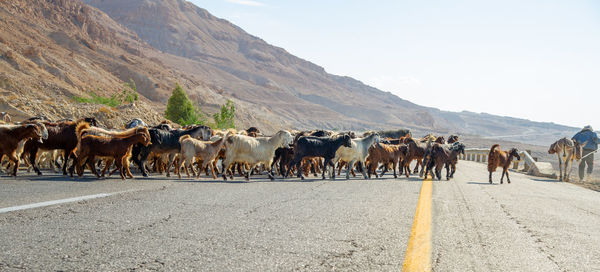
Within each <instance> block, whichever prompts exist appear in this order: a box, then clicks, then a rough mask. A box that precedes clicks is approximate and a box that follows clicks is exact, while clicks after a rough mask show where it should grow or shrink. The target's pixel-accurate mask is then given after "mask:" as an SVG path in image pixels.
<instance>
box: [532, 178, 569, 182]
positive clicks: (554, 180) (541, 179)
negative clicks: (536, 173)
mask: <svg viewBox="0 0 600 272" xmlns="http://www.w3.org/2000/svg"><path fill="white" fill-rule="evenodd" d="M531 180H533V181H541V182H562V181H560V180H558V179H544V178H531Z"/></svg>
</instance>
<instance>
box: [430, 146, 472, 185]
mask: <svg viewBox="0 0 600 272" xmlns="http://www.w3.org/2000/svg"><path fill="white" fill-rule="evenodd" d="M464 153H465V145H464V144H462V143H459V142H455V143H454V144H452V145H449V146H448V145H442V144H439V143H435V144H433V146H432V147H431V151H430V152H428V154H429V155H430V157H429V158H427V162H428V164H427V165H426V169H427V170H425V176H427V173H428V172H429V171H432V176H433V177H435V176H437V178H438V180H440V179H442V175H441V171H442V167H444V166H445V167H446V180H450V179H451V178H452V177H453V176H454V173H455V172H456V164H457V163H458V155H459V154H463V155H464ZM434 166H435V169H433V168H434ZM434 174H435V175H434Z"/></svg>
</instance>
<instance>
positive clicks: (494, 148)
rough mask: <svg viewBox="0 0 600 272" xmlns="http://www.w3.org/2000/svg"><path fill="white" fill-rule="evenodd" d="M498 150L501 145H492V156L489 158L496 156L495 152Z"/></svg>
mask: <svg viewBox="0 0 600 272" xmlns="http://www.w3.org/2000/svg"><path fill="white" fill-rule="evenodd" d="M497 149H500V145H499V144H495V145H492V148H490V154H488V155H489V157H492V156H493V155H494V152H496V150H497Z"/></svg>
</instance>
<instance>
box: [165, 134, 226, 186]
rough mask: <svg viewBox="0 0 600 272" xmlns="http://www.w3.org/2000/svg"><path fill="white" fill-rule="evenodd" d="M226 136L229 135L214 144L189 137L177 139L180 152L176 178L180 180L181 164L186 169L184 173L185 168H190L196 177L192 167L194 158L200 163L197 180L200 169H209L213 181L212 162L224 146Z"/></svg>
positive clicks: (214, 177) (214, 176) (184, 136)
mask: <svg viewBox="0 0 600 272" xmlns="http://www.w3.org/2000/svg"><path fill="white" fill-rule="evenodd" d="M228 136H229V134H228V135H226V136H225V137H223V138H221V139H219V140H216V141H214V142H211V141H201V140H197V139H194V138H192V137H191V136H190V135H183V136H181V138H179V143H180V145H181V150H180V152H179V159H180V161H179V164H178V165H177V167H175V169H176V170H177V176H179V178H181V165H182V164H183V165H184V167H185V168H186V172H187V168H191V169H192V173H193V174H194V175H196V170H194V167H193V165H192V163H193V160H194V158H196V159H197V160H198V161H202V164H201V165H199V170H200V171H198V174H197V178H200V172H201V171H202V169H205V168H206V167H210V170H211V172H212V176H213V179H216V178H217V176H216V175H215V169H214V166H213V161H214V160H215V158H216V157H217V155H218V154H219V150H221V148H222V147H223V144H225V140H226V139H227V137H228ZM188 177H189V175H188Z"/></svg>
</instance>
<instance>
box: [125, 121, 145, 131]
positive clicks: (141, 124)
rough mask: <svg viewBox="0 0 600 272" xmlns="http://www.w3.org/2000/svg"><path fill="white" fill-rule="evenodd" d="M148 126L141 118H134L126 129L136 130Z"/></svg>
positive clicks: (126, 125)
mask: <svg viewBox="0 0 600 272" xmlns="http://www.w3.org/2000/svg"><path fill="white" fill-rule="evenodd" d="M147 126H148V125H146V123H144V121H142V119H140V118H133V119H132V120H131V121H129V123H127V124H125V128H126V129H129V128H134V127H147Z"/></svg>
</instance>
